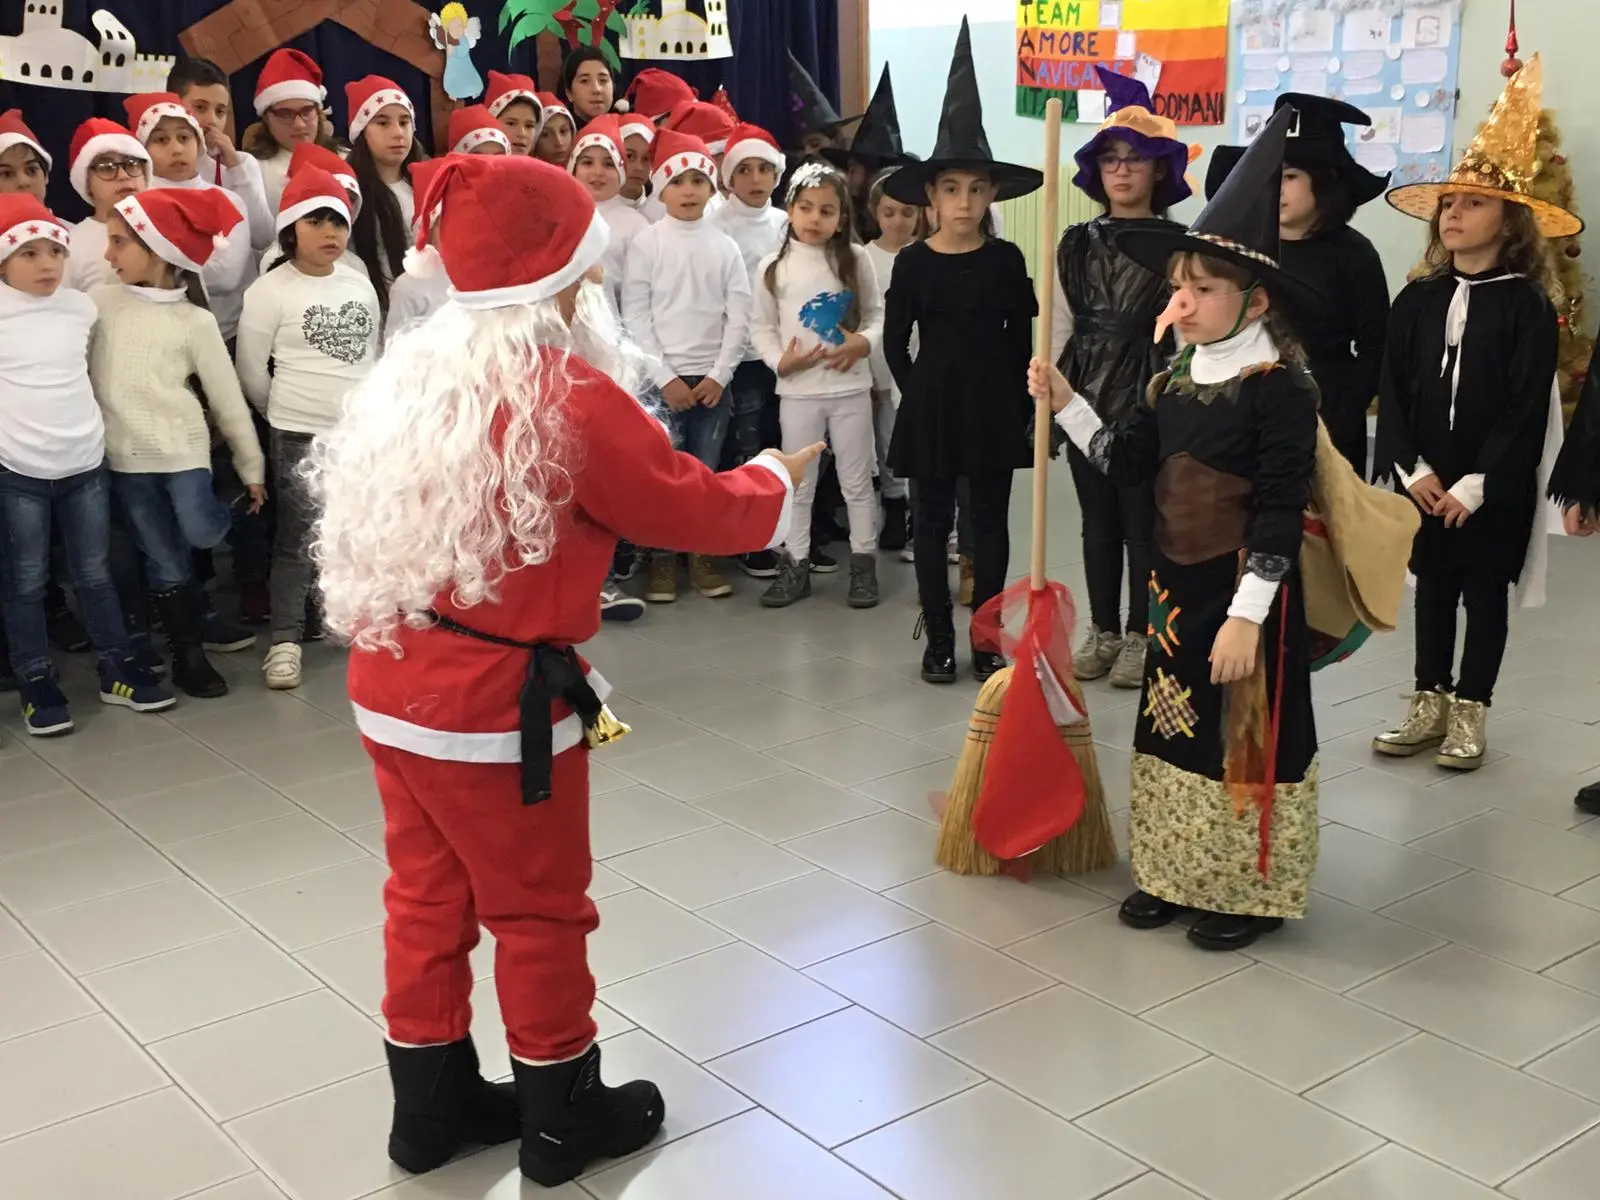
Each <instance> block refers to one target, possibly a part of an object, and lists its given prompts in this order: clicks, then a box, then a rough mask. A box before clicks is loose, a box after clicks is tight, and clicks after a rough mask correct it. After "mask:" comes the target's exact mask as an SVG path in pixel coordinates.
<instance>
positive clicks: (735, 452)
mask: <svg viewBox="0 0 1600 1200" xmlns="http://www.w3.org/2000/svg"><path fill="white" fill-rule="evenodd" d="M722 403H723V404H724V405H731V406H732V407H731V408H729V410H728V441H727V445H726V446H725V447H724V448H723V460H722V465H723V466H725V467H740V466H743V465H744V464H745V463H747V462H749V461H750V460H751V459H752V458H754V457H755V456H756V455H757V454H760V453H761V451H763V450H766V449H768V448H769V447H772V448H776V447H779V446H781V445H783V432H782V428H781V426H780V425H779V422H778V377H777V376H776V375H774V374H773V373H772V369H771V368H770V367H768V366H767V364H766V363H764V362H762V361H761V360H760V359H751V360H750V361H748V362H742V363H740V364H739V366H738V368H737V369H736V370H735V371H734V373H733V379H732V381H731V382H730V383H729V384H728V391H727V395H726V396H725V397H724V399H723V402H722ZM719 407H720V406H719Z"/></svg>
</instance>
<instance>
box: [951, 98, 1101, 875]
mask: <svg viewBox="0 0 1600 1200" xmlns="http://www.w3.org/2000/svg"><path fill="white" fill-rule="evenodd" d="M1044 128H1045V155H1044V215H1043V218H1042V220H1041V222H1040V230H1039V241H1040V255H1039V268H1038V272H1037V275H1038V290H1039V323H1038V325H1037V327H1036V331H1035V336H1034V344H1035V347H1036V353H1037V355H1038V357H1040V358H1043V359H1046V360H1048V359H1050V358H1051V352H1050V351H1051V347H1050V319H1051V309H1052V307H1053V304H1054V298H1055V231H1056V209H1057V204H1058V192H1059V188H1060V181H1061V171H1060V159H1061V101H1060V100H1051V101H1049V102H1048V103H1047V104H1046V105H1045V116H1044ZM1050 422H1051V412H1050V401H1049V399H1048V398H1047V397H1046V398H1042V399H1040V400H1038V401H1036V402H1035V406H1034V438H1033V544H1032V560H1031V564H1030V566H1031V572H1030V579H1029V583H1030V586H1031V593H1032V595H1033V596H1040V595H1041V594H1042V593H1043V591H1044V589H1045V587H1046V586H1047V583H1048V581H1047V579H1046V577H1045V561H1044V560H1045V530H1046V523H1045V516H1046V501H1047V498H1048V485H1049V469H1048V468H1049V461H1050ZM1068 633H1069V634H1070V630H1069V631H1068ZM1014 671H1015V668H1014V667H1006V668H1005V669H1003V670H1001V671H997V672H996V673H995V674H994V675H993V676H991V677H990V679H989V681H988V682H987V683H985V684H984V685H983V690H982V691H980V692H979V693H978V702H977V706H976V707H975V708H974V709H973V713H972V722H971V724H970V725H969V726H968V728H967V741H966V745H965V746H964V747H963V749H962V751H961V757H960V759H958V760H957V762H956V773H955V778H954V779H953V780H951V783H950V791H949V794H948V798H947V800H946V803H945V808H944V812H943V815H942V817H941V821H940V829H939V847H938V851H937V856H936V857H937V861H938V863H939V865H940V866H941V867H943V868H944V869H945V870H947V871H953V872H955V873H956V874H958V875H998V874H1000V873H1002V872H1009V873H1016V874H1023V875H1025V874H1026V872H1027V870H1028V869H1030V868H1037V869H1038V870H1042V871H1048V872H1052V873H1054V874H1061V875H1071V874H1079V873H1084V872H1089V871H1099V870H1103V869H1104V868H1106V867H1109V866H1111V865H1112V864H1114V863H1115V862H1116V860H1117V847H1116V843H1115V841H1114V840H1113V838H1112V830H1111V816H1110V814H1109V813H1108V812H1107V811H1106V802H1105V791H1104V789H1103V788H1102V786H1101V782H1100V768H1099V764H1098V763H1097V761H1096V759H1095V752H1094V736H1093V733H1092V731H1091V729H1090V725H1089V721H1088V717H1087V715H1086V716H1085V717H1084V719H1083V720H1082V721H1080V722H1078V723H1076V724H1072V725H1060V726H1057V732H1058V733H1059V734H1060V736H1061V739H1062V741H1063V742H1065V743H1066V745H1067V747H1068V749H1069V750H1070V751H1071V752H1072V756H1073V758H1074V759H1075V760H1076V761H1077V764H1078V767H1079V769H1080V770H1081V771H1082V773H1083V782H1084V798H1083V813H1082V815H1081V816H1080V817H1079V819H1078V821H1077V822H1076V824H1074V825H1073V826H1072V828H1070V829H1069V830H1067V831H1066V832H1065V833H1063V834H1061V835H1060V836H1058V837H1055V838H1052V839H1051V840H1049V841H1047V842H1045V843H1044V845H1042V846H1040V847H1038V848H1037V849H1036V850H1034V851H1032V852H1031V853H1028V854H1026V855H1025V856H1024V857H1023V858H1022V859H1020V860H1015V859H1014V860H1011V861H1010V862H1009V863H1008V862H1007V861H1004V860H1002V859H1000V858H998V857H996V856H995V855H994V854H992V853H990V852H989V851H988V850H986V849H985V848H984V847H983V846H982V845H981V844H979V842H978V839H977V837H976V836H975V835H974V833H973V815H974V811H975V810H976V808H977V806H978V799H979V796H980V795H981V794H982V792H983V784H984V771H985V767H986V765H987V763H988V759H989V748H990V746H991V745H992V744H993V742H994V734H995V730H996V728H997V727H998V726H999V723H1000V713H1001V708H1002V706H1003V704H1004V702H1005V698H1006V693H1007V692H1008V691H1009V689H1010V687H1011V679H1012V674H1013V672H1014ZM1059 682H1060V684H1061V686H1062V687H1063V688H1064V689H1065V690H1066V692H1067V695H1068V697H1069V698H1070V699H1071V701H1072V703H1073V704H1074V705H1075V706H1076V707H1077V709H1078V711H1079V712H1082V713H1085V714H1087V712H1088V709H1087V706H1086V705H1085V703H1084V699H1083V692H1082V690H1081V689H1080V688H1079V687H1078V684H1077V682H1076V681H1075V680H1073V679H1070V678H1068V679H1064V680H1060V681H1059Z"/></svg>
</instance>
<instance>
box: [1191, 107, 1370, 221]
mask: <svg viewBox="0 0 1600 1200" xmlns="http://www.w3.org/2000/svg"><path fill="white" fill-rule="evenodd" d="M1285 108H1288V109H1291V110H1292V111H1293V112H1294V114H1295V122H1294V124H1292V125H1291V126H1290V127H1289V137H1288V140H1287V141H1286V142H1285V143H1284V149H1283V165H1284V166H1286V167H1295V168H1297V169H1299V170H1302V171H1318V170H1331V171H1332V172H1333V173H1334V174H1335V175H1337V176H1338V177H1339V179H1340V181H1341V182H1343V184H1344V185H1345V187H1346V188H1348V189H1349V191H1350V198H1351V199H1352V200H1354V201H1355V204H1356V207H1357V208H1360V207H1361V206H1362V205H1363V204H1366V203H1368V202H1369V201H1372V200H1376V199H1377V198H1378V197H1379V196H1381V195H1383V189H1384V188H1386V187H1388V186H1389V176H1388V175H1374V174H1373V173H1372V172H1371V171H1369V170H1367V169H1366V168H1365V167H1363V166H1362V165H1361V164H1360V163H1358V162H1357V161H1356V160H1355V158H1354V157H1352V156H1351V154H1350V148H1349V147H1348V146H1346V145H1345V140H1344V127H1345V126H1346V125H1356V126H1360V127H1366V126H1370V125H1371V124H1372V118H1371V117H1369V116H1368V115H1367V114H1366V113H1364V112H1362V111H1361V110H1360V109H1359V108H1357V107H1356V106H1355V105H1354V104H1346V103H1345V102H1344V101H1343V100H1332V99H1329V98H1328V97H1327V96H1311V95H1306V94H1303V93H1301V92H1285V93H1284V94H1283V95H1281V96H1279V97H1278V101H1277V104H1276V105H1275V106H1274V109H1275V111H1276V110H1281V109H1285ZM1243 155H1244V147H1243V146H1218V147H1217V148H1216V149H1215V150H1214V151H1212V153H1211V167H1210V169H1209V170H1207V172H1206V195H1207V196H1208V197H1210V196H1214V195H1216V194H1217V189H1218V188H1220V187H1221V186H1222V181H1223V180H1224V179H1226V178H1227V177H1228V175H1229V173H1230V172H1231V171H1232V170H1233V168H1234V167H1235V166H1236V165H1237V164H1238V162H1239V159H1240V158H1241V157H1242V156H1243Z"/></svg>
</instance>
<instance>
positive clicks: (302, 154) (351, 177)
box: [260, 142, 367, 275]
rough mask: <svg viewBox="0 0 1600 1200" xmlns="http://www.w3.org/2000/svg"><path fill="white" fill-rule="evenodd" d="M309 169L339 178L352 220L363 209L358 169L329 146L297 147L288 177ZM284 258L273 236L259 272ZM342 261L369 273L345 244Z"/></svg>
mask: <svg viewBox="0 0 1600 1200" xmlns="http://www.w3.org/2000/svg"><path fill="white" fill-rule="evenodd" d="M310 169H315V170H318V171H326V172H327V173H328V174H329V175H332V176H333V178H334V179H335V180H337V181H338V183H339V186H340V187H342V188H343V189H344V196H345V200H346V201H347V202H348V204H349V207H350V215H351V218H352V220H353V219H354V217H355V215H356V214H357V213H359V212H360V211H361V184H360V183H359V182H358V181H357V180H356V176H355V171H354V170H353V169H352V168H351V166H350V164H349V163H347V162H346V161H345V160H344V159H342V158H340V157H339V156H338V155H337V154H335V153H334V152H333V151H332V150H329V149H328V148H327V147H326V146H319V145H318V144H317V143H316V142H302V143H300V144H299V145H298V146H296V147H295V148H294V153H293V154H292V155H290V159H289V179H290V180H291V181H292V180H293V179H294V177H295V176H296V175H298V174H299V173H300V172H301V171H305V170H310ZM280 201H281V197H280ZM285 257H286V255H285V254H284V252H283V249H282V248H281V247H280V246H279V245H278V242H277V240H276V239H274V241H273V243H272V245H271V247H269V248H268V249H267V251H266V253H264V254H263V255H262V256H261V271H260V273H261V274H262V275H265V274H266V273H267V272H268V271H270V270H272V268H273V267H275V266H277V265H278V264H279V263H280V262H282V261H283V260H284V258H285ZM339 262H340V264H341V265H342V266H346V267H349V268H350V269H351V270H352V271H359V272H360V273H361V274H362V275H366V273H367V264H366V263H364V262H362V261H361V259H360V258H358V257H357V256H356V255H355V254H354V253H352V252H351V250H350V248H349V246H346V247H345V251H344V253H343V254H341V255H340V256H339Z"/></svg>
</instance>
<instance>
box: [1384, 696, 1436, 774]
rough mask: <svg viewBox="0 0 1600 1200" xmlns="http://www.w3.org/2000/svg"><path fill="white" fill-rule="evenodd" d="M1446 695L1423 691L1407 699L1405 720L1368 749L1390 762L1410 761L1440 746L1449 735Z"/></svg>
mask: <svg viewBox="0 0 1600 1200" xmlns="http://www.w3.org/2000/svg"><path fill="white" fill-rule="evenodd" d="M1450 707H1451V706H1450V695H1449V693H1447V692H1436V691H1433V690H1431V689H1428V688H1423V689H1421V690H1420V691H1418V692H1416V693H1415V694H1414V695H1413V696H1412V697H1411V707H1410V708H1409V709H1408V710H1407V712H1406V719H1405V720H1404V721H1402V722H1400V724H1399V725H1397V726H1396V727H1395V728H1393V729H1386V730H1385V731H1384V732H1382V733H1380V734H1379V735H1378V736H1377V737H1375V738H1373V739H1372V749H1373V751H1374V752H1376V753H1378V754H1387V755H1389V756H1390V757H1391V758H1411V757H1412V756H1414V755H1417V754H1424V753H1426V752H1427V751H1429V750H1432V749H1433V748H1434V747H1436V746H1438V745H1440V744H1441V743H1442V742H1443V741H1444V739H1445V735H1446V734H1447V733H1449V732H1450Z"/></svg>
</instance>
